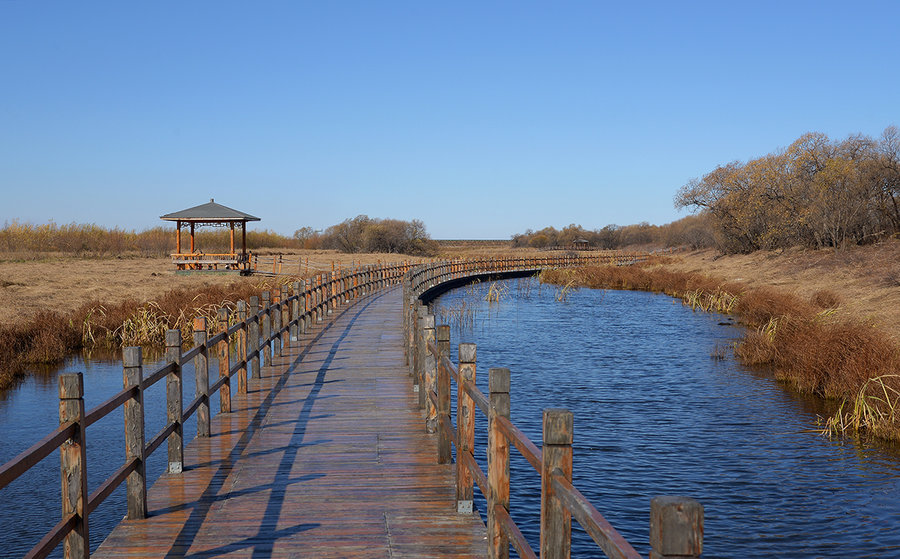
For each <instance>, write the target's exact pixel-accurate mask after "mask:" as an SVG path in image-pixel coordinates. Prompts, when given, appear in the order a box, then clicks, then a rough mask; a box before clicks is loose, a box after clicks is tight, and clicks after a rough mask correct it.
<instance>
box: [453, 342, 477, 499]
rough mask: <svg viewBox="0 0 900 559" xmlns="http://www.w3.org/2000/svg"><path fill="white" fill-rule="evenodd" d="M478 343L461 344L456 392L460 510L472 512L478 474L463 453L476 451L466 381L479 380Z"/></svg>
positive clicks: (470, 402) (471, 453) (473, 414)
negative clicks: (476, 345)
mask: <svg viewBox="0 0 900 559" xmlns="http://www.w3.org/2000/svg"><path fill="white" fill-rule="evenodd" d="M475 356H476V347H475V344H459V367H458V369H459V378H460V382H459V383H458V385H457V392H456V428H457V441H459V447H457V449H456V454H457V457H456V510H457V512H459V513H463V514H472V510H473V509H472V498H473V494H474V493H473V492H474V487H473V484H474V481H475V478H474V477H473V475H472V472H470V471H469V468H468V467H467V466H466V465H465V462H464V461H463V460H462V459H461V457H460V456H459V455H460V454H461V453H467V454H470V455H472V456H474V455H475V402H474V401H473V400H472V398H470V397H469V394H468V393H467V392H466V391H465V390H464V389H463V386H462V382H463V381H469V382H472V383H474V382H475Z"/></svg>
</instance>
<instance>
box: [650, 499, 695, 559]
mask: <svg viewBox="0 0 900 559" xmlns="http://www.w3.org/2000/svg"><path fill="white" fill-rule="evenodd" d="M701 553H703V505H701V504H700V503H698V502H697V501H695V500H694V499H690V498H688V497H654V498H653V499H652V500H651V501H650V559H675V558H679V559H681V558H692V557H700V554H701Z"/></svg>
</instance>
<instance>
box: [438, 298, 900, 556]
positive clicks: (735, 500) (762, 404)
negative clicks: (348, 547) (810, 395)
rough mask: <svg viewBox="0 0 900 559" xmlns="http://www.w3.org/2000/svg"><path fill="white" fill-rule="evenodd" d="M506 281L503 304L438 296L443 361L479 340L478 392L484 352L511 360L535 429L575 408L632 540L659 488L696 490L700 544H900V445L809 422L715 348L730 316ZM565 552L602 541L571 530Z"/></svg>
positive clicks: (583, 450) (616, 519)
mask: <svg viewBox="0 0 900 559" xmlns="http://www.w3.org/2000/svg"><path fill="white" fill-rule="evenodd" d="M502 285H505V286H506V291H505V294H504V296H502V297H501V301H500V303H499V304H497V303H494V304H492V305H489V304H488V303H486V302H485V301H484V298H485V294H486V293H487V290H488V288H489V286H488V285H487V284H480V285H477V286H470V287H469V288H464V289H458V290H455V291H452V292H450V293H447V294H445V295H443V296H441V297H440V298H439V299H438V300H437V301H436V303H435V306H436V309H437V314H438V316H440V313H441V312H443V313H444V316H447V317H450V316H451V315H452V316H453V318H452V323H453V324H454V328H453V329H452V334H451V340H452V341H453V346H454V349H453V350H452V351H453V356H454V361H455V360H456V344H457V343H458V342H459V341H466V342H474V343H477V344H478V375H479V376H478V378H477V384H478V385H479V386H480V387H481V389H482V391H484V392H485V393H487V370H488V368H490V367H508V368H509V369H510V370H511V372H512V373H511V374H512V389H511V391H510V392H511V400H512V414H511V415H512V420H513V422H514V423H516V424H517V425H518V426H519V427H520V428H521V429H522V430H523V431H524V432H525V433H526V434H527V435H528V436H529V437H530V438H531V439H532V440H533V441H534V442H535V443H536V444H540V439H541V410H542V409H543V408H549V407H564V408H568V409H570V410H571V411H572V412H573V413H574V420H575V444H574V472H575V473H574V479H575V484H576V486H577V487H578V488H579V489H580V490H581V491H582V492H583V493H584V494H585V495H587V496H588V498H589V499H590V500H591V502H592V503H593V504H594V505H595V506H596V507H597V508H598V509H599V510H600V512H601V513H603V514H604V516H605V517H606V518H607V519H608V520H609V521H610V522H611V523H612V524H613V526H615V527H616V528H617V529H618V530H619V531H620V532H621V533H622V534H623V535H624V536H625V537H626V539H628V541H629V542H631V543H632V545H634V546H635V547H636V548H637V550H638V551H639V552H641V554H642V555H645V556H646V554H647V553H648V552H649V548H648V545H647V540H648V526H649V516H650V515H649V510H650V499H651V497H653V496H656V495H665V494H668V495H685V496H690V497H693V498H695V499H697V500H698V501H700V502H701V503H702V504H703V506H704V508H705V519H704V520H705V541H704V554H703V556H704V557H708V558H711V557H735V558H740V557H798V558H800V557H803V558H806V557H841V558H851V557H900V530H898V528H900V454H898V453H897V452H896V450H894V449H891V448H886V447H885V446H877V445H875V446H872V445H861V444H859V443H855V442H852V441H834V440H829V439H827V438H825V437H823V436H821V435H819V434H818V433H817V432H816V431H815V429H816V418H817V412H818V413H825V412H824V411H823V410H822V409H820V408H818V407H817V406H818V404H816V403H815V402H806V401H804V400H802V399H800V398H798V397H797V396H795V395H792V394H791V393H789V392H788V391H786V390H785V389H784V388H783V387H782V386H780V385H779V384H778V383H777V382H775V381H774V380H772V379H771V378H770V377H769V376H768V375H766V374H763V373H759V372H753V371H750V370H747V369H746V368H743V367H741V366H740V365H739V364H737V363H736V362H735V361H734V360H733V358H732V356H731V355H730V352H726V353H727V354H728V356H727V358H726V359H724V360H719V359H713V358H712V357H711V356H712V355H713V354H716V353H719V352H720V351H721V349H719V350H717V349H716V348H717V347H718V348H725V347H727V346H728V345H729V344H730V343H731V342H732V341H733V340H734V339H735V338H736V337H738V336H739V335H740V331H739V330H738V329H737V328H736V327H734V326H730V325H723V324H721V323H723V322H730V321H729V320H728V319H727V318H726V317H723V316H721V315H710V314H703V313H694V312H692V311H691V310H690V309H689V308H685V307H683V306H682V305H681V304H680V303H679V302H677V301H674V300H673V299H671V298H669V297H666V296H663V295H657V294H650V293H643V292H630V291H601V290H589V289H582V290H578V291H576V292H574V293H572V294H570V295H569V296H568V299H567V300H566V301H565V302H558V301H557V300H556V294H557V290H556V288H552V287H549V286H543V287H541V286H539V285H538V284H537V283H536V282H534V280H507V281H505V282H502ZM463 305H465V308H466V309H469V310H471V309H473V308H474V309H475V311H474V320H472V318H473V317H472V315H471V314H469V311H466V312H464V313H463V314H464V315H465V317H467V318H468V320H464V321H463V322H467V321H470V322H472V324H470V325H469V326H468V327H464V328H459V327H457V322H456V319H457V318H458V317H459V315H460V312H459V309H461V308H463V307H462V306H463ZM454 309H455V310H454ZM440 322H441V320H440V318H439V319H438V323H440ZM454 392H455V390H454ZM454 406H455V403H454ZM454 409H455V408H454ZM478 421H479V422H480V423H479V424H478V426H477V429H478V432H479V433H483V432H484V431H483V430H484V427H485V423H486V420H484V418H483V417H481V416H480V414H479V417H478ZM485 444H486V441H485V439H484V437H482V438H481V440H480V441H479V442H477V443H476V445H478V446H479V447H480V448H479V450H478V455H479V458H480V461H481V462H482V464H483V463H484V450H483V449H484V445H485ZM513 455H514V456H513V465H512V468H511V476H512V495H511V507H510V508H511V510H512V516H513V518H514V519H515V520H516V522H517V523H518V524H519V526H520V528H521V529H522V531H523V532H524V533H525V534H526V536H527V537H529V539H530V541H531V542H532V546H533V548H534V549H537V548H538V528H539V520H540V482H539V477H538V475H537V474H536V473H534V471H533V470H532V469H531V467H530V465H528V463H527V462H525V460H524V459H522V458H521V456H520V455H518V453H517V451H515V450H514V449H513ZM476 492H477V490H476ZM482 510H483V506H482ZM574 525H575V524H573V526H574ZM576 531H577V532H580V530H576ZM573 555H574V556H583V557H590V556H598V555H600V553H599V551H598V550H597V548H596V546H595V544H594V543H593V542H592V541H591V540H590V538H588V537H587V535H586V534H584V533H583V532H581V533H576V534H575V535H574V536H573Z"/></svg>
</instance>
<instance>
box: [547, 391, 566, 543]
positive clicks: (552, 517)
mask: <svg viewBox="0 0 900 559" xmlns="http://www.w3.org/2000/svg"><path fill="white" fill-rule="evenodd" d="M541 453H542V454H543V457H544V461H543V464H542V467H541V559H569V557H570V555H571V546H572V515H571V513H569V510H568V509H567V508H566V507H565V506H564V505H563V503H562V501H560V500H559V499H557V498H556V497H555V496H554V495H553V484H552V483H551V481H550V480H551V477H552V476H553V475H555V474H561V475H562V476H564V477H565V478H566V479H567V480H569V481H572V412H570V411H569V410H564V409H546V410H544V436H543V448H542V449H541Z"/></svg>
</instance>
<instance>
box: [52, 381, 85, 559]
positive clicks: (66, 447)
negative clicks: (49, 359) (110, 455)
mask: <svg viewBox="0 0 900 559" xmlns="http://www.w3.org/2000/svg"><path fill="white" fill-rule="evenodd" d="M70 421H74V422H75V427H76V429H75V434H74V435H73V436H72V438H71V439H69V440H67V441H66V442H64V443H63V444H62V445H60V447H59V465H60V476H61V478H62V515H63V518H64V519H65V518H67V517H68V516H69V515H70V514H74V515H75V527H74V528H73V529H72V531H71V532H69V534H68V535H67V536H66V538H65V540H63V554H64V557H65V558H66V559H75V558H78V559H89V558H90V556H91V540H90V536H89V534H88V519H87V515H88V512H87V507H88V485H87V464H86V460H87V441H86V440H85V428H84V382H83V381H82V378H81V373H70V374H63V375H59V424H60V425H63V424H64V423H68V422H70Z"/></svg>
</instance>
